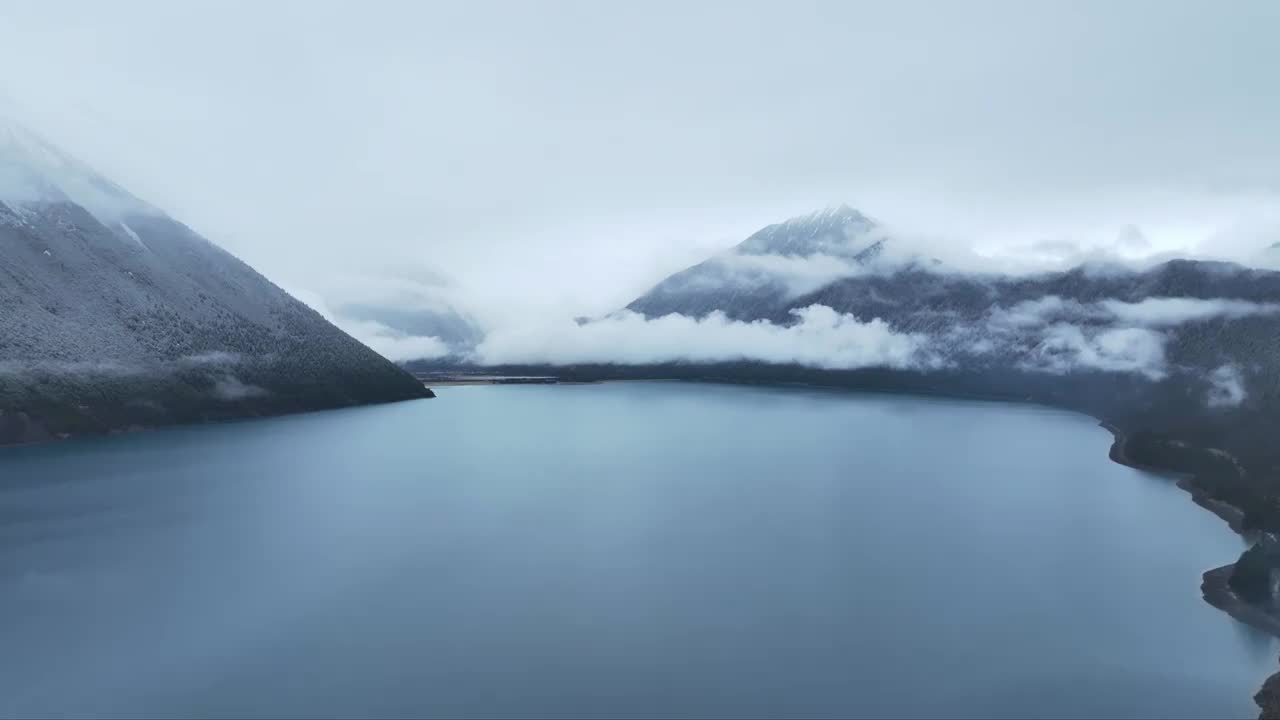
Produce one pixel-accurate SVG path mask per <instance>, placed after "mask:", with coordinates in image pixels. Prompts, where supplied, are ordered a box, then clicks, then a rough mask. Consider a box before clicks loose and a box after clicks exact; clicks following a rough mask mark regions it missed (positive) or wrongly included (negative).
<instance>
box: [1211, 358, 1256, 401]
mask: <svg viewBox="0 0 1280 720" xmlns="http://www.w3.org/2000/svg"><path fill="white" fill-rule="evenodd" d="M1209 383H1210V387H1209V395H1208V398H1207V402H1208V404H1209V407H1236V406H1238V405H1239V404H1240V403H1242V402H1244V399H1245V397H1246V396H1247V394H1248V393H1247V392H1246V391H1245V387H1244V376H1243V375H1242V374H1241V373H1240V368H1238V367H1236V366H1235V365H1223V366H1221V367H1219V368H1217V369H1216V370H1214V371H1213V372H1211V373H1209Z"/></svg>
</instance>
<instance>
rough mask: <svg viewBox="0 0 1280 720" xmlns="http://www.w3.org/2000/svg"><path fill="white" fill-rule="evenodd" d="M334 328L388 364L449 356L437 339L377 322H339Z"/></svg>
mask: <svg viewBox="0 0 1280 720" xmlns="http://www.w3.org/2000/svg"><path fill="white" fill-rule="evenodd" d="M336 324H337V325H338V327H340V328H342V330H343V331H345V332H346V333H347V334H348V335H350V336H352V337H354V338H355V339H357V340H359V341H360V342H362V343H364V344H365V345H367V346H369V348H370V349H372V350H373V351H374V352H376V353H378V354H379V355H381V356H382V357H384V358H386V359H388V360H390V361H392V362H408V361H410V360H431V359H434V358H439V357H444V356H446V355H448V354H450V352H452V351H451V350H450V348H449V345H448V344H446V343H445V342H444V341H443V340H441V339H440V338H437V337H434V336H431V335H410V334H408V333H404V332H401V331H399V330H396V329H394V328H390V327H387V326H386V325H383V324H382V323H379V322H372V321H368V320H343V319H339V320H338V321H337V323H336Z"/></svg>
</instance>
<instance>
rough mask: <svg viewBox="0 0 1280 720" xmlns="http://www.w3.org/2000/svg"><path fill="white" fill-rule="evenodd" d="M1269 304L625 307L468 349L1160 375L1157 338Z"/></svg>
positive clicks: (1266, 310) (508, 330) (508, 357)
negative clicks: (931, 310)
mask: <svg viewBox="0 0 1280 720" xmlns="http://www.w3.org/2000/svg"><path fill="white" fill-rule="evenodd" d="M1277 313H1280V304H1271V303H1254V302H1246V301H1241V300H1234V299H1221V298H1219V299H1188V298H1168V297H1157V298H1147V299H1144V300H1142V301H1140V302H1125V301H1121V300H1116V299H1107V300H1101V301H1098V302H1092V303H1080V302H1077V301H1074V300H1065V299H1063V298H1061V297H1058V296H1052V295H1050V296H1045V297H1041V298H1037V299H1035V300H1030V301H1024V302H1020V303H1016V304H1013V305H1010V306H996V307H993V308H991V309H990V310H989V311H988V312H986V313H985V314H984V315H983V316H982V317H981V318H978V319H976V320H969V321H965V320H960V319H958V318H957V320H956V323H955V324H954V326H952V327H950V328H949V329H947V330H944V331H938V332H934V333H930V334H925V333H916V332H904V331H899V330H895V329H894V328H893V327H892V326H891V325H890V324H889V323H887V322H885V321H884V320H882V319H879V318H870V319H862V318H858V317H856V316H854V315H850V314H842V313H839V312H837V311H835V310H833V309H832V308H830V307H828V306H826V305H810V306H808V307H805V308H801V309H798V310H793V311H792V315H793V316H794V317H795V321H794V322H793V323H790V324H786V325H782V324H775V323H771V322H767V321H764V320H758V321H755V322H741V321H734V320H730V319H728V318H727V317H726V316H725V315H724V314H723V313H720V312H714V313H711V314H710V315H708V316H706V317H704V318H702V319H696V318H691V317H687V316H684V315H679V314H670V315H666V316H663V317H657V318H651V319H646V318H645V317H644V316H643V315H640V314H637V313H633V312H629V311H624V312H621V313H616V314H614V315H610V316H608V317H605V318H602V319H598V320H592V321H587V322H570V321H564V322H559V323H550V324H546V323H544V324H525V325H520V326H509V327H505V328H500V329H497V330H495V331H493V332H491V333H490V334H489V335H488V337H487V338H486V339H485V340H484V341H483V342H482V343H480V345H479V346H478V347H477V348H476V352H475V355H474V360H475V361H476V362H478V363H480V364H484V365H506V364H547V365H566V364H575V363H612V364H620V365H651V364H660V363H671V362H694V363H715V362H740V361H748V362H761V363H771V364H794V365H802V366H805V367H812V368H818V369H842V370H847V369H856V368H866V367H886V368H896V369H920V370H929V369H938V368H941V367H964V366H966V365H967V364H969V363H974V362H977V363H979V365H980V366H984V367H1001V366H1005V367H1016V368H1019V369H1021V370H1026V371H1031V372H1042V373H1050V374H1059V375H1060V374H1067V373H1071V372H1079V371H1102V372H1112V373H1130V374H1134V375H1138V376H1141V377H1143V378H1145V379H1147V380H1151V381H1159V380H1162V379H1164V378H1166V377H1168V376H1169V375H1170V374H1171V373H1172V372H1174V370H1175V368H1174V367H1172V363H1171V361H1170V359H1169V357H1168V356H1167V353H1166V347H1167V345H1168V344H1169V342H1170V340H1171V339H1172V338H1175V337H1177V335H1178V333H1179V332H1180V330H1179V328H1180V326H1183V325H1185V324H1188V323H1196V322H1203V321H1206V320H1211V319H1215V318H1225V319H1239V318H1244V317H1248V316H1254V315H1270V314H1277ZM1184 369H1185V368H1184ZM1204 380H1205V382H1206V383H1207V388H1208V389H1207V395H1206V404H1207V405H1209V406H1211V407H1222V408H1229V407H1236V406H1238V405H1240V404H1241V403H1243V402H1244V401H1245V400H1246V398H1247V396H1248V392H1247V390H1246V378H1245V373H1244V372H1243V371H1242V370H1241V368H1239V367H1237V366H1235V365H1232V364H1226V365H1222V366H1220V367H1218V368H1216V369H1214V370H1213V371H1211V372H1210V371H1205V374H1204Z"/></svg>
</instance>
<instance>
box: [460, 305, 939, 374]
mask: <svg viewBox="0 0 1280 720" xmlns="http://www.w3.org/2000/svg"><path fill="white" fill-rule="evenodd" d="M792 314H793V315H795V317H796V318H797V322H796V323H795V324H793V325H776V324H774V323H770V322H767V321H763V320H759V321H755V322H740V321H735V320H729V319H728V318H726V317H725V315H724V314H723V313H719V312H715V313H711V314H710V315H708V316H706V317H705V318H702V319H700V320H699V319H695V318H690V317H686V316H684V315H676V314H672V315H666V316H664V317H659V318H653V319H646V318H645V317H644V316H643V315H640V314H638V313H633V312H629V311H624V312H620V313H616V314H614V315H611V316H609V317H606V318H603V319H600V320H594V321H591V322H586V323H574V322H562V323H556V324H549V325H541V326H526V327H518V328H506V329H500V330H496V331H494V332H492V333H490V334H489V336H488V337H487V338H485V340H484V341H483V342H481V343H480V345H479V346H478V347H477V348H476V355H477V357H478V359H479V361H480V362H481V363H483V364H486V365H503V364H520V363H530V364H543V363H545V364H553V365H563V364H571V363H617V364H627V365H648V364H656V363H667V362H681V361H684V362H731V361H744V360H746V361H758V362H765V363H775V364H796V365H803V366H807V367H814V368H822V369H853V368H862V367H872V366H879V367H892V368H910V367H923V366H927V365H929V364H931V362H932V361H931V360H930V359H929V357H928V356H927V346H928V341H927V338H926V337H925V336H923V335H917V334H910V333H899V332H895V331H894V330H893V329H892V328H890V327H889V325H888V323H886V322H884V321H883V320H879V319H875V320H870V321H867V322H864V321H862V320H859V319H858V318H856V317H854V316H853V315H844V314H841V313H837V312H836V311H835V310H832V309H831V308H829V307H827V306H825V305H811V306H809V307H806V308H801V309H798V310H793V311H792Z"/></svg>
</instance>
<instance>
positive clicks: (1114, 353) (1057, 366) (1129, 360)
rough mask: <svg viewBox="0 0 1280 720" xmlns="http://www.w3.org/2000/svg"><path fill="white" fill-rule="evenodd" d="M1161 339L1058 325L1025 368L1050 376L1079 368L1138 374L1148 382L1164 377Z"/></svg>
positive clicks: (1134, 331) (1146, 333) (1137, 331)
mask: <svg viewBox="0 0 1280 720" xmlns="http://www.w3.org/2000/svg"><path fill="white" fill-rule="evenodd" d="M1164 366H1165V356H1164V336H1163V335H1162V334H1160V333H1158V332H1156V331H1154V330H1148V329H1146V328H1107V329H1104V330H1091V329H1086V328H1081V327H1079V326H1076V325H1069V324H1066V323H1058V324H1055V325H1051V326H1049V327H1048V328H1047V329H1046V330H1045V333H1044V335H1043V337H1042V339H1041V340H1040V342H1039V343H1038V344H1037V345H1036V346H1035V347H1034V348H1033V349H1032V350H1031V352H1030V353H1029V354H1028V357H1027V359H1026V360H1025V361H1024V367H1026V368H1028V369H1032V370H1041V371H1046V372H1052V373H1058V374H1063V373H1068V372H1072V371H1075V370H1079V369H1081V368H1087V369H1092V370H1103V371H1106V372H1129V373H1138V374H1141V375H1144V376H1146V377H1147V378H1148V379H1151V380H1160V379H1162V378H1163V377H1164V376H1165V370H1164Z"/></svg>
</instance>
